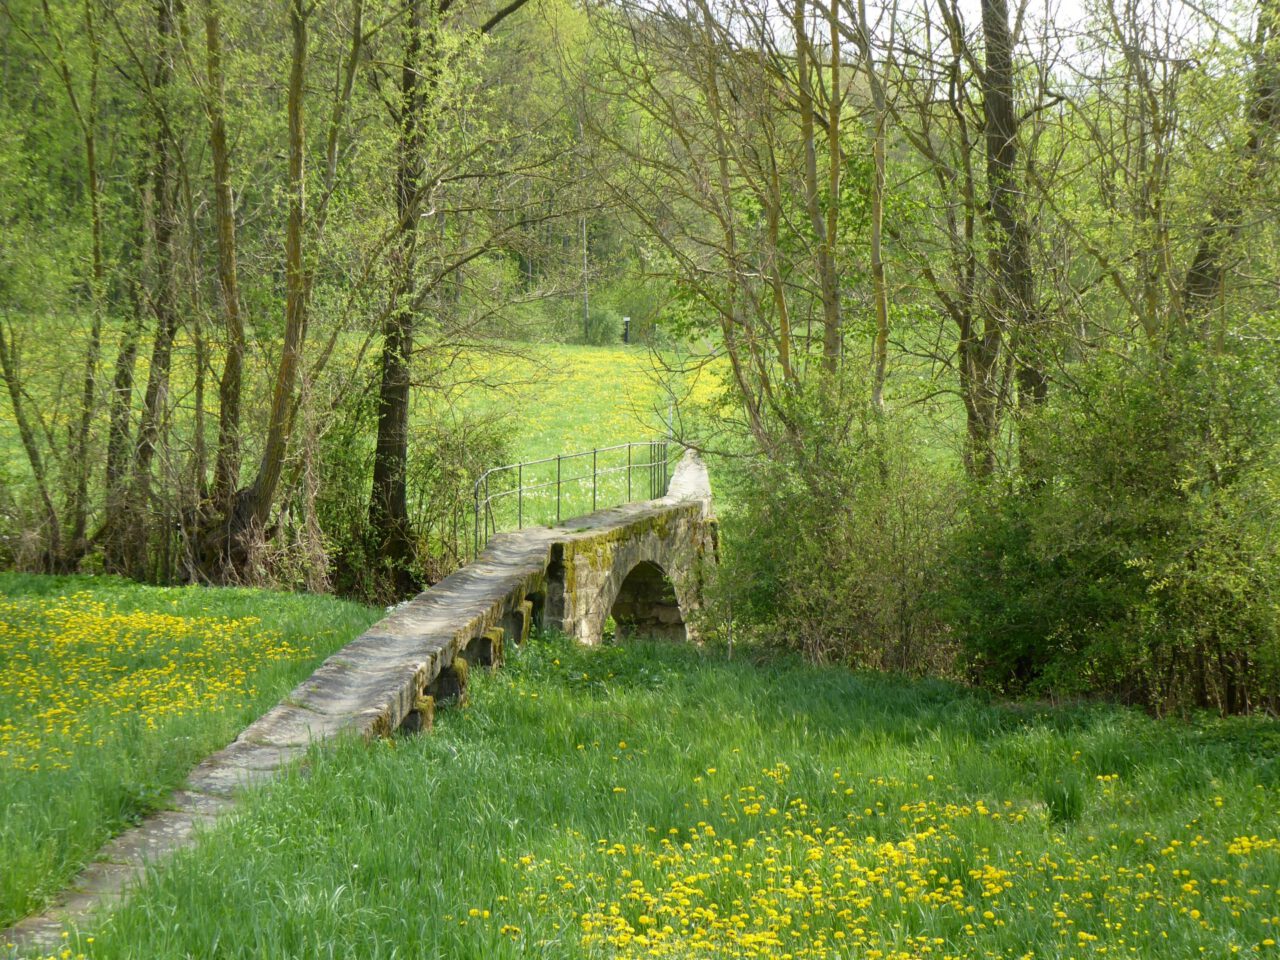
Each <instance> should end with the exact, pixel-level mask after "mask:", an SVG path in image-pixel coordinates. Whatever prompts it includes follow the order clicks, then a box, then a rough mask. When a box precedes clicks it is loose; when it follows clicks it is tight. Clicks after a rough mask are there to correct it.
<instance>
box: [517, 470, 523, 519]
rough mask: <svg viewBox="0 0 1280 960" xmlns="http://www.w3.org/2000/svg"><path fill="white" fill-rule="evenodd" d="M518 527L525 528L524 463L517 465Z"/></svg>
mask: <svg viewBox="0 0 1280 960" xmlns="http://www.w3.org/2000/svg"><path fill="white" fill-rule="evenodd" d="M516 529H517V530H523V529H524V464H523V463H522V464H520V466H518V467H516Z"/></svg>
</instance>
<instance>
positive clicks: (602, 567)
mask: <svg viewBox="0 0 1280 960" xmlns="http://www.w3.org/2000/svg"><path fill="white" fill-rule="evenodd" d="M715 555H716V527H715V519H714V517H713V515H712V512H711V487H710V484H709V482H708V479H707V471H706V468H705V467H704V466H703V464H702V461H701V460H699V459H698V457H697V456H696V455H695V454H694V453H693V452H692V451H690V452H688V453H686V454H685V456H684V459H683V460H682V461H681V462H680V465H679V466H678V468H677V469H676V471H675V474H674V475H673V476H672V478H671V483H670V485H669V487H668V490H667V495H666V496H664V497H662V498H660V499H657V500H649V501H646V502H642V503H632V504H627V505H626V506H622V507H616V508H613V509H609V510H601V511H598V512H596V513H592V514H589V515H587V516H584V517H578V518H576V519H573V520H568V521H565V522H563V523H561V524H559V525H558V526H555V527H538V528H530V529H526V530H521V531H519V532H517V533H506V534H500V535H498V536H495V537H494V538H493V539H492V540H491V541H490V542H489V545H488V546H487V547H486V548H485V550H484V551H483V552H482V553H481V554H480V556H479V557H478V558H477V559H476V560H475V561H474V562H473V563H470V564H468V565H467V566H465V567H463V568H462V569H461V570H458V571H457V572H456V573H453V574H452V575H450V576H449V577H446V578H445V579H444V580H442V581H441V582H440V583H438V584H436V585H435V586H434V587H432V588H431V589H430V590H427V591H425V592H423V593H421V594H419V595H418V596H417V597H415V598H414V599H413V600H410V601H408V602H406V603H403V604H401V605H400V606H398V607H396V608H394V609H393V610H392V611H391V612H390V613H389V615H388V616H387V617H386V618H385V619H383V620H381V621H379V622H378V623H376V624H374V625H373V626H372V627H370V628H369V629H368V630H367V631H366V632H365V633H363V634H361V635H360V636H359V637H357V638H356V639H355V640H353V641H352V642H351V643H349V644H347V645H346V646H345V647H343V648H342V649H341V650H339V651H338V652H337V653H335V654H333V656H331V657H329V659H328V660H326V661H325V662H324V663H323V664H321V665H320V667H319V669H317V670H316V672H315V673H313V674H312V675H311V676H310V677H309V678H308V679H306V680H304V681H303V682H302V683H301V684H299V685H298V686H297V687H296V688H295V689H294V690H293V692H292V693H290V694H289V696H287V697H286V698H285V699H284V700H282V701H281V702H280V703H278V704H277V705H276V706H275V707H273V708H272V709H271V710H269V711H268V712H267V713H266V714H264V715H263V716H262V717H261V718H259V719H258V720H257V721H256V722H254V723H252V724H251V725H249V726H248V727H246V728H245V730H244V731H243V732H241V734H240V736H238V737H237V738H236V739H235V741H234V742H232V743H231V744H230V745H229V746H227V747H224V748H223V749H222V750H219V751H218V752H217V753H215V754H213V755H212V756H209V757H207V758H206V759H205V760H204V761H203V762H202V763H200V764H199V765H198V766H197V767H196V768H195V769H194V770H193V771H192V772H191V775H190V776H189V777H188V778H187V783H186V786H185V788H184V789H181V790H178V791H176V792H175V793H174V794H172V795H171V796H170V798H169V804H168V807H169V809H165V810H162V811H160V812H158V813H155V814H153V815H151V816H150V817H148V818H147V819H146V820H144V821H143V822H142V824H141V825H139V826H137V827H133V828H131V829H130V830H127V831H125V832H124V833H122V834H120V835H119V836H117V837H116V838H115V839H114V840H112V841H111V842H110V843H108V844H107V846H106V847H104V848H103V850H101V851H100V852H99V857H98V859H97V860H96V861H95V862H93V863H91V864H90V865H89V866H88V867H87V868H86V869H85V871H84V872H83V873H82V874H81V875H80V876H79V877H78V878H77V879H76V881H75V882H74V883H73V884H72V886H71V887H70V888H69V889H68V890H66V891H64V893H63V894H62V895H61V896H60V897H59V898H58V900H57V901H56V902H55V903H54V905H53V906H52V907H50V908H49V909H48V910H46V911H45V912H44V913H42V914H39V915H37V916H32V917H28V918H27V919H26V920H23V921H22V922H20V923H18V924H16V925H15V926H13V927H11V928H10V929H8V930H5V931H0V943H14V944H17V945H19V946H20V947H23V948H32V947H37V946H44V947H45V948H52V947H54V946H56V945H57V944H59V943H60V940H59V937H60V931H61V930H63V929H64V928H66V927H67V926H68V925H79V924H80V923H82V922H84V921H86V920H88V919H89V918H90V917H91V916H92V915H93V914H94V913H95V912H96V911H98V910H100V909H102V908H103V907H109V906H110V905H111V904H113V903H114V902H116V901H118V900H119V899H120V898H121V897H122V896H123V895H124V894H125V892H126V891H127V889H128V888H129V887H130V886H131V885H132V884H134V883H136V882H137V881H138V880H140V879H141V878H142V877H143V876H144V875H145V873H146V870H147V868H148V866H149V865H151V864H154V863H156V862H158V861H160V860H163V859H165V858H167V857H168V856H169V855H170V854H172V853H173V852H174V851H175V850H178V849H181V848H182V847H184V846H187V845H188V844H190V843H192V842H193V838H194V836H195V834H196V831H197V829H198V828H199V827H200V826H202V825H205V824H209V823H211V822H212V821H213V820H214V819H215V818H216V817H218V816H220V815H222V814H224V813H226V812H227V811H230V810H233V809H234V808H235V806H236V805H237V802H238V801H237V794H238V793H239V791H240V789H241V788H242V787H244V786H249V785H253V784H259V783H263V782H266V781H268V780H270V779H272V778H273V777H274V776H275V775H276V773H277V772H278V771H279V770H280V769H281V768H282V767H283V766H284V765H286V764H287V763H289V762H290V761H292V760H295V759H297V758H299V757H301V756H302V754H304V753H305V752H306V750H307V749H308V747H309V746H310V745H311V744H312V743H314V742H316V741H320V740H325V739H327V738H329V737H331V736H334V735H336V734H340V733H353V734H357V735H359V736H362V737H365V738H371V737H377V736H383V735H387V734H390V733H392V732H394V731H396V730H408V731H416V730H420V729H422V728H424V727H427V726H430V724H431V722H432V718H433V716H434V710H435V703H436V701H437V700H450V699H452V700H460V699H465V697H466V685H467V674H468V670H469V669H470V667H471V666H486V665H487V666H496V665H498V664H500V663H501V662H502V658H503V653H504V650H506V649H508V648H509V647H510V646H512V645H513V644H519V643H521V642H523V641H524V640H525V639H526V638H527V637H528V635H529V630H530V628H531V627H532V626H533V625H534V624H537V625H539V626H541V627H543V628H552V629H558V630H561V631H563V632H565V633H566V634H569V635H570V636H574V637H577V638H578V639H579V640H580V641H582V642H583V643H599V642H600V640H601V638H602V635H603V633H604V630H605V625H606V622H607V621H608V620H609V618H610V617H612V619H613V621H614V623H615V625H616V626H615V629H616V632H617V635H618V636H619V637H625V636H626V635H628V634H637V635H650V634H652V635H657V636H661V637H669V638H676V639H684V638H686V637H687V636H688V635H689V634H690V632H691V627H690V625H689V623H688V619H687V617H688V614H690V613H691V612H692V611H693V610H695V609H696V608H697V606H698V600H699V595H700V576H701V571H702V569H703V564H704V563H706V562H708V561H711V562H714V560H715Z"/></svg>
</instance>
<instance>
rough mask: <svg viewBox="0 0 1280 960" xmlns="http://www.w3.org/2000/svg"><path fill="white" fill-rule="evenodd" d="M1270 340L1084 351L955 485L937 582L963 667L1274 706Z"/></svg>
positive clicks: (1279, 560)
mask: <svg viewBox="0 0 1280 960" xmlns="http://www.w3.org/2000/svg"><path fill="white" fill-rule="evenodd" d="M1274 369H1275V366H1274V362H1273V356H1272V351H1269V350H1268V351H1261V350H1258V349H1256V348H1255V349H1248V350H1246V349H1243V345H1237V348H1236V349H1234V350H1232V351H1229V352H1222V353H1216V352H1212V351H1208V350H1206V349H1204V348H1201V347H1198V346H1194V345H1192V346H1186V345H1177V344H1175V345H1170V346H1169V347H1168V348H1167V349H1166V350H1163V351H1160V352H1155V351H1152V352H1147V353H1143V354H1141V355H1139V356H1136V357H1113V358H1105V359H1098V360H1095V361H1094V362H1092V363H1090V364H1089V365H1088V366H1087V367H1085V368H1083V369H1082V370H1081V371H1080V375H1079V378H1078V379H1077V380H1076V382H1075V383H1074V384H1073V385H1072V387H1071V388H1070V389H1064V390H1062V391H1060V392H1059V393H1058V395H1057V396H1056V397H1055V398H1054V400H1053V401H1051V403H1050V405H1049V407H1048V409H1046V410H1045V411H1043V412H1042V413H1040V414H1039V415H1037V416H1036V417H1035V418H1034V419H1032V420H1031V421H1030V422H1028V423H1026V424H1025V425H1024V426H1023V430H1022V442H1023V444H1024V450H1023V454H1024V457H1025V458H1026V459H1027V460H1029V461H1030V463H1031V464H1033V467H1032V468H1031V469H1028V470H1024V471H1022V472H1021V473H1019V474H1013V475H1010V476H1002V477H1000V478H997V479H995V480H993V481H992V483H990V484H989V485H987V486H985V487H983V488H979V489H976V490H974V491H973V492H972V493H971V494H970V504H969V508H968V510H967V511H966V518H967V519H966V523H965V524H964V525H963V527H962V528H961V530H960V532H959V535H958V536H957V537H956V539H955V542H954V544H953V546H952V552H951V554H950V556H949V558H948V564H947V567H948V572H947V575H946V577H945V578H944V582H945V583H946V584H947V589H946V591H944V594H943V597H942V599H943V600H944V604H945V610H946V613H947V616H948V621H949V622H950V623H951V624H952V626H953V627H954V630H955V635H956V638H957V640H958V641H959V643H960V644H961V646H962V648H963V650H964V652H965V653H966V655H967V660H966V663H967V666H968V668H969V669H970V670H971V671H972V672H973V675H974V676H975V677H976V678H978V679H980V680H982V681H984V682H986V683H989V684H991V685H993V686H996V687H998V688H999V689H1002V690H1006V691H1009V692H1015V693H1034V694H1044V693H1049V692H1057V693H1068V694H1084V693H1103V694H1106V695H1108V696H1110V697H1113V698H1116V699H1120V700H1123V701H1128V702H1132V703H1136V704H1139V705H1141V706H1143V707H1146V708H1148V709H1151V710H1155V711H1170V710H1179V709H1183V708H1186V707H1200V708H1205V709H1213V710H1218V711H1222V712H1225V713H1237V712H1244V711H1249V710H1257V709H1269V710H1272V711H1275V710H1276V709H1277V708H1278V707H1280V700H1278V699H1277V697H1278V696H1280V543H1278V542H1277V531H1278V530H1280V471H1278V469H1277V467H1278V466H1280V464H1278V463H1277V454H1278V451H1277V446H1276V441H1277V436H1278V431H1280V390H1278V389H1277V385H1276V380H1275V375H1274Z"/></svg>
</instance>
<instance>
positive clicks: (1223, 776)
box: [70, 640, 1280, 960]
mask: <svg viewBox="0 0 1280 960" xmlns="http://www.w3.org/2000/svg"><path fill="white" fill-rule="evenodd" d="M1278 745H1280V726H1277V724H1276V723H1275V722H1274V721H1261V720H1254V721H1248V722H1245V721H1233V722H1208V721H1205V722H1202V723H1197V724H1194V725H1188V724H1175V723H1168V722H1157V721H1153V720H1151V719H1148V718H1146V717H1144V716H1141V715H1137V714H1134V713H1130V712H1125V711H1121V710H1118V709H1112V708H1106V707H1096V708H1085V707H1077V708H1070V709H1051V708H1047V707H1046V708H1041V707H1038V706H1026V705H1024V706H1009V705H1004V704H1000V703H996V702H991V701H988V700H987V699H985V698H983V697H981V696H979V695H976V694H974V693H972V692H969V691H967V690H964V689H961V688H958V687H955V686H952V685H948V684H945V683H942V682H938V681H909V680H901V679H894V678H891V677H887V676H879V675H858V674H851V673H849V672H846V671H843V670H839V669H820V668H814V667H809V666H806V665H803V664H801V663H800V662H798V661H796V660H794V659H789V658H784V659H780V660H770V661H766V662H762V663H759V664H753V663H750V662H747V661H745V660H743V659H741V658H739V659H736V660H733V661H731V662H727V661H726V660H725V659H724V656H723V653H721V652H718V651H714V650H705V651H704V650H699V649H697V648H694V647H690V646H656V645H648V644H634V645H626V646H618V647H602V648H595V649H583V648H578V647H575V646H574V645H573V644H572V643H569V642H567V641H564V640H535V641H534V642H532V643H531V644H529V645H527V646H526V648H524V649H523V650H521V651H520V652H519V653H518V654H517V655H515V656H514V657H513V658H512V662H510V663H509V664H508V666H507V668H505V669H504V670H502V671H500V672H497V673H495V674H492V675H486V676H480V677H477V678H476V680H475V682H474V689H473V698H472V703H471V705H470V706H469V707H467V708H466V709H463V710H454V711H447V712H444V713H442V714H441V715H440V716H439V717H438V722H437V728H436V731H435V732H434V733H432V734H430V735H425V736H421V737H417V738H412V739H396V740H391V741H384V742H378V743H374V744H371V745H368V746H366V745H363V744H360V743H355V742H340V743H337V744H334V745H330V746H329V747H328V748H323V749H317V750H315V751H314V752H313V754H312V756H311V758H310V761H309V770H308V775H305V776H304V775H301V774H297V773H295V774H291V775H289V776H287V777H285V778H284V779H282V780H280V781H278V782H277V783H276V784H274V785H273V786H271V787H269V788H267V789H265V790H264V791H262V792H260V793H258V794H256V795H255V796H254V797H253V798H252V799H251V801H250V802H249V803H248V805H247V806H246V807H245V808H244V809H243V812H242V814H241V815H239V816H238V817H237V818H236V819H235V820H234V821H231V822H224V823H223V824H221V825H220V826H219V827H217V828H215V830H214V831H213V832H212V833H211V834H209V835H208V836H206V837H205V838H204V840H203V841H202V842H201V844H200V845H199V846H198V847H196V848H195V849H193V850H191V851H188V852H186V853H184V854H182V855H180V856H179V857H178V858H177V859H176V860H175V861H173V862H172V863H171V864H170V865H169V866H168V867H167V868H165V869H162V870H160V871H159V872H158V873H156V874H155V875H154V877H153V878H152V882H151V883H150V884H149V885H148V886H147V887H146V888H145V889H144V890H143V891H142V892H141V893H140V894H139V895H138V896H136V897H135V898H134V899H133V900H132V902H130V903H129V904H128V905H127V906H125V907H124V908H123V909H122V910H120V911H119V912H118V913H117V914H115V915H114V916H112V917H110V918H109V919H105V920H104V921H103V922H102V923H101V924H99V926H98V928H97V929H96V931H95V935H96V940H95V942H93V943H92V944H90V943H89V942H88V940H87V939H85V938H80V939H77V938H76V937H75V936H74V935H73V936H72V937H71V939H70V946H71V947H72V948H74V949H77V950H83V951H85V952H86V953H87V954H88V955H89V956H90V957H93V958H117V957H119V958H124V957H147V958H168V957H173V958H178V957H195V956H212V955H217V956H219V957H281V958H284V957H386V958H391V957H421V958H442V960H443V958H449V960H462V958H477V960H479V958H517V957H546V958H574V957H600V958H622V957H640V956H650V955H653V956H665V957H673V958H675V957H679V958H684V957H693V956H709V957H710V956H715V957H728V956H758V957H776V958H782V957H792V958H794V960H801V958H815V957H848V958H853V957H858V958H862V957H868V958H878V957H893V958H897V960H904V958H910V960H924V958H931V960H932V958H942V957H964V958H970V957H975V958H976V957H1010V958H1012V957H1027V956H1033V957H1036V958H1045V957H1097V956H1107V957H1115V956H1134V957H1144V958H1168V960H1186V958H1189V957H1196V956H1206V957H1215V958H1220V957H1229V956H1232V955H1233V950H1234V949H1236V948H1239V950H1240V954H1241V955H1243V956H1262V957H1267V956H1280V951H1278V950H1277V948H1276V947H1275V946H1274V945H1273V944H1274V941H1275V940H1277V939H1280V936H1278V934H1280V843H1278V842H1277V840H1276V837H1277V833H1278V832H1280V814H1278V812H1277V811H1278V810H1280V757H1278V751H1277V746H1278ZM1239 838H1246V839H1244V840H1241V839H1239ZM1249 838H1252V839H1249ZM668 931H669V932H668ZM640 937H646V938H647V939H646V941H644V942H642V941H641V940H640V939H639V938H640ZM1103 948H1105V951H1104V949H1103ZM650 951H652V953H650Z"/></svg>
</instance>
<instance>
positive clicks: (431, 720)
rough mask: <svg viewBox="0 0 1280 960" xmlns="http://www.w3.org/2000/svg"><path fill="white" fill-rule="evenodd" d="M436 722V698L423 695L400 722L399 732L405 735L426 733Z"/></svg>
mask: <svg viewBox="0 0 1280 960" xmlns="http://www.w3.org/2000/svg"><path fill="white" fill-rule="evenodd" d="M435 722H436V698H435V697H432V696H429V695H423V696H421V697H419V698H418V700H417V702H416V703H415V704H414V705H413V709H412V710H410V711H409V712H408V713H407V714H405V718H404V719H403V720H401V721H400V732H401V733H406V734H414V733H428V732H430V730H431V728H432V727H434V726H435Z"/></svg>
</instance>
